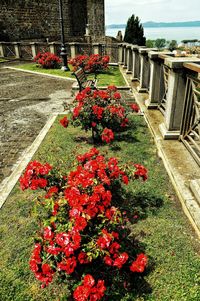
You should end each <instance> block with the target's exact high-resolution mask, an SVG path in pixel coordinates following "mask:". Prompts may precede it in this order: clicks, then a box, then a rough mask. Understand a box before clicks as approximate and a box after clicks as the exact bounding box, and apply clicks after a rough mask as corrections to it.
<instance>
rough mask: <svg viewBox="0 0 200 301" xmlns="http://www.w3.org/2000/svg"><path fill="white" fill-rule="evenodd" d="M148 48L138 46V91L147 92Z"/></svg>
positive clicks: (148, 75)
mask: <svg viewBox="0 0 200 301" xmlns="http://www.w3.org/2000/svg"><path fill="white" fill-rule="evenodd" d="M148 51H150V49H149V48H145V47H142V48H141V47H140V48H139V57H140V85H139V87H138V92H139V93H143V92H147V91H148V89H149V79H150V62H149V58H148Z"/></svg>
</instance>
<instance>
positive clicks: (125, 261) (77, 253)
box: [20, 148, 147, 301]
mask: <svg viewBox="0 0 200 301" xmlns="http://www.w3.org/2000/svg"><path fill="white" fill-rule="evenodd" d="M56 174H57V173H56V171H54V170H53V168H52V167H51V166H50V165H49V164H48V163H46V164H41V163H39V162H37V161H34V162H31V163H29V165H28V167H27V169H26V171H25V173H24V175H23V176H21V178H20V186H21V189H22V190H25V189H28V188H29V189H32V190H36V189H42V190H43V191H44V193H43V196H40V197H38V199H37V201H36V207H35V209H34V212H35V213H36V215H37V217H38V221H39V225H40V229H39V231H37V235H36V237H35V246H34V249H33V252H32V255H31V259H30V263H29V264H30V269H31V270H32V271H33V273H34V274H35V277H36V278H37V279H38V280H39V281H40V282H41V283H42V284H41V287H42V288H44V287H46V286H48V285H49V284H50V283H51V282H52V281H53V279H57V281H59V283H62V284H63V285H66V283H67V284H68V289H69V290H70V292H71V294H72V295H73V298H74V300H77V301H80V300H82V301H87V300H90V301H92V300H101V299H102V298H104V296H112V295H113V292H114V291H115V289H118V287H119V286H120V287H121V288H122V289H124V282H125V281H126V287H127V286H128V285H129V281H131V278H132V273H134V275H135V276H137V274H138V273H139V274H141V273H143V272H144V270H145V267H146V265H147V256H146V255H145V254H144V253H141V252H138V250H137V247H136V246H134V244H133V243H132V242H131V240H129V239H128V228H127V223H128V218H127V215H126V212H121V211H120V209H119V207H116V206H114V205H113V202H114V199H113V195H114V192H116V190H118V191H120V187H121V186H122V185H128V183H129V181H130V180H131V179H132V180H134V179H139V178H140V179H143V180H146V179H147V170H146V169H145V168H144V167H143V166H142V165H139V164H133V163H130V162H129V163H128V164H125V165H121V164H120V162H119V161H118V160H117V159H116V158H114V157H113V158H106V157H105V156H104V155H102V154H100V153H99V151H98V150H97V149H96V148H92V149H90V150H89V152H87V153H85V154H82V155H78V156H77V158H76V166H75V168H74V170H72V171H71V172H69V173H68V174H67V173H66V174H65V175H64V176H56ZM116 201H117V200H115V202H116ZM119 205H120V204H119ZM37 212H38V214H37ZM97 267H98V268H97ZM112 270H114V275H115V277H112V272H111V271H112ZM67 279H69V280H70V281H68V282H66V280H67ZM116 280H117V282H116ZM55 281H56V280H55ZM106 300H108V299H106Z"/></svg>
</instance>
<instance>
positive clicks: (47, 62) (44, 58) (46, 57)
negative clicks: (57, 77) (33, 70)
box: [34, 52, 61, 69]
mask: <svg viewBox="0 0 200 301" xmlns="http://www.w3.org/2000/svg"><path fill="white" fill-rule="evenodd" d="M34 62H36V63H37V64H38V66H39V67H41V68H44V69H57V68H59V67H60V65H61V59H60V58H59V57H58V56H57V55H55V54H53V53H51V52H44V53H41V52H39V53H38V54H37V55H36V56H35V57H34Z"/></svg>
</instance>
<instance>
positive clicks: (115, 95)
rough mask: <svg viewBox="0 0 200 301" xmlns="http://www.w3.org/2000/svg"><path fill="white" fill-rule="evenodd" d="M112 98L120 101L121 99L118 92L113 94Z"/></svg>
mask: <svg viewBox="0 0 200 301" xmlns="http://www.w3.org/2000/svg"><path fill="white" fill-rule="evenodd" d="M113 97H114V98H115V99H120V98H121V94H120V93H119V92H115V93H114V94H113Z"/></svg>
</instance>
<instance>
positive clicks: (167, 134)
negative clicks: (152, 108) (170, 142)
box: [159, 57, 200, 139]
mask: <svg viewBox="0 0 200 301" xmlns="http://www.w3.org/2000/svg"><path fill="white" fill-rule="evenodd" d="M184 63H198V64H200V59H198V58H195V57H185V58H183V57H179V58H175V57H174V58H173V57H172V58H166V59H165V61H164V64H165V65H166V66H167V67H168V68H169V69H170V70H169V80H168V91H167V98H166V109H165V115H164V122H163V123H162V124H160V125H159V129H160V131H161V134H162V136H163V138H164V139H178V138H179V136H180V126H181V119H182V113H183V105H184V95H185V88H186V72H185V68H184V66H183V64H184Z"/></svg>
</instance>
